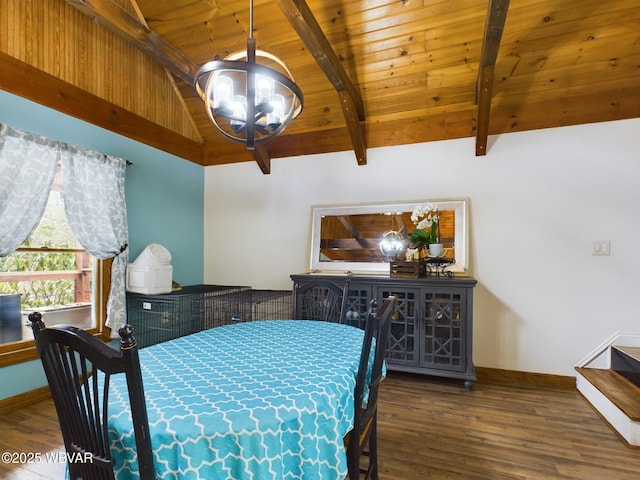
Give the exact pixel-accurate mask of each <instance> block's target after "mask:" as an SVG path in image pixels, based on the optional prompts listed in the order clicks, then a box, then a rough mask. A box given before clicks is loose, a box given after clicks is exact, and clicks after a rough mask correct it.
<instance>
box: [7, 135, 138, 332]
mask: <svg viewBox="0 0 640 480" xmlns="http://www.w3.org/2000/svg"><path fill="white" fill-rule="evenodd" d="M58 158H60V160H61V163H62V183H63V186H64V187H63V190H64V195H63V201H64V210H65V215H66V217H67V221H68V222H69V225H70V226H71V231H72V232H73V234H74V236H75V237H76V240H78V243H79V244H80V245H81V246H82V248H84V249H85V250H86V251H87V252H89V253H90V254H91V255H93V256H94V257H96V258H98V259H101V260H104V259H107V258H113V259H114V260H113V263H112V267H111V291H110V292H109V298H108V300H107V322H106V324H107V326H109V327H110V328H111V329H112V332H114V335H115V333H116V332H117V331H118V329H119V328H120V327H121V326H122V325H124V324H125V323H126V317H127V314H126V293H125V276H126V267H127V263H128V252H129V251H128V248H127V247H128V236H129V232H128V226H127V209H126V203H125V195H124V178H125V170H126V160H124V159H122V158H118V157H112V156H108V155H103V154H102V153H99V152H96V151H93V150H89V149H84V148H80V147H77V146H75V145H70V144H67V143H64V142H58V141H55V140H50V139H47V138H45V137H40V136H37V135H33V134H30V133H26V132H22V131H20V130H17V129H14V128H12V127H9V126H7V125H2V124H0V256H4V255H8V254H10V253H11V252H13V251H14V250H15V249H16V248H18V247H19V246H20V245H21V244H22V243H24V241H25V240H26V239H27V238H28V237H29V235H30V234H31V232H32V231H33V230H34V229H35V228H36V226H37V225H38V223H39V222H40V219H41V218H42V215H43V213H44V210H45V207H46V204H47V199H48V197H49V191H50V189H51V184H52V182H53V177H54V175H55V169H56V163H57V160H58Z"/></svg>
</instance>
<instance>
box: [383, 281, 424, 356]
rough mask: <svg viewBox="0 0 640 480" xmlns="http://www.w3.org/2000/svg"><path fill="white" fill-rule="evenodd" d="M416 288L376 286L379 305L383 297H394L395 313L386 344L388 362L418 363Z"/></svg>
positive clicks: (417, 295)
mask: <svg viewBox="0 0 640 480" xmlns="http://www.w3.org/2000/svg"><path fill="white" fill-rule="evenodd" d="M418 292H419V290H417V289H415V290H414V289H408V288H403V289H402V290H393V289H390V288H389V287H378V291H377V299H378V304H379V305H381V304H382V302H383V301H384V299H385V298H387V297H389V296H391V295H393V296H395V297H396V313H395V314H394V315H393V316H392V318H391V331H390V333H389V343H388V344H387V345H388V346H387V357H386V361H387V362H388V363H393V364H398V365H412V366H417V365H418V361H419V358H418V354H417V351H416V350H417V346H418V340H417V338H418V332H417V316H418V308H417V307H418V298H419V294H418Z"/></svg>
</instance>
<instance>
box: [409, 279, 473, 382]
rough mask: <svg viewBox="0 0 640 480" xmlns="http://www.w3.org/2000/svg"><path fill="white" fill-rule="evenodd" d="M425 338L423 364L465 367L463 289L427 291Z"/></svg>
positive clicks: (435, 366) (425, 365)
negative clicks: (459, 290)
mask: <svg viewBox="0 0 640 480" xmlns="http://www.w3.org/2000/svg"><path fill="white" fill-rule="evenodd" d="M423 301H424V303H423V307H424V335H423V336H422V340H423V342H424V344H423V346H422V349H421V352H422V355H421V356H422V358H421V362H420V366H423V367H434V368H438V369H445V370H456V371H464V369H465V368H466V353H465V352H466V345H465V332H464V331H463V330H464V323H463V322H462V323H461V322H460V319H461V318H464V312H463V311H462V310H463V308H464V307H463V305H464V303H463V302H464V294H463V293H462V292H455V291H447V292H424V298H423Z"/></svg>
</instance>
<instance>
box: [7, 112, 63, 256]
mask: <svg viewBox="0 0 640 480" xmlns="http://www.w3.org/2000/svg"><path fill="white" fill-rule="evenodd" d="M59 155H60V145H59V144H58V143H57V142H54V141H53V140H50V139H48V138H45V137H41V136H39V135H33V134H31V133H26V132H22V131H20V130H16V129H15V128H12V127H10V126H8V125H4V124H0V257H5V256H7V255H9V254H10V253H12V252H13V251H14V250H15V249H16V248H18V247H19V246H20V245H22V244H23V243H24V242H25V240H26V239H27V238H29V235H31V233H32V232H33V231H34V230H35V228H36V227H37V226H38V223H39V222H40V219H41V218H42V215H43V214H44V211H45V208H46V207H47V200H48V199H49V191H50V190H51V185H52V183H53V178H54V177H55V173H56V161H57V159H58V156H59Z"/></svg>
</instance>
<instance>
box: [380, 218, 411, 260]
mask: <svg viewBox="0 0 640 480" xmlns="http://www.w3.org/2000/svg"><path fill="white" fill-rule="evenodd" d="M387 215H391V229H390V230H387V231H386V232H384V233H383V234H382V237H381V239H380V243H379V247H380V252H381V253H382V255H384V258H385V259H389V260H395V259H396V258H397V257H398V255H400V253H402V251H403V250H404V247H405V241H404V236H403V235H402V233H401V232H399V231H397V230H395V229H394V228H393V223H394V222H393V219H394V217H395V214H393V213H388V214H387Z"/></svg>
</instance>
